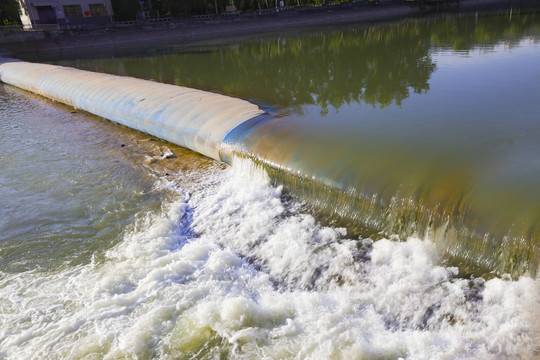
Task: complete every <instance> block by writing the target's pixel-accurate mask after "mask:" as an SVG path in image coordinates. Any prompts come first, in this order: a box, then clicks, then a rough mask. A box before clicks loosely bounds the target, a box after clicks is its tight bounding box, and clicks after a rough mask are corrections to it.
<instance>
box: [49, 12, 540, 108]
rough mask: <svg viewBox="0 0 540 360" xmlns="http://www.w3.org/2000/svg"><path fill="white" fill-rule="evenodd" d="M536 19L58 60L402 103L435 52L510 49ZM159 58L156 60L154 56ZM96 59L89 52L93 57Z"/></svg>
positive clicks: (281, 100) (270, 96)
mask: <svg viewBox="0 0 540 360" xmlns="http://www.w3.org/2000/svg"><path fill="white" fill-rule="evenodd" d="M537 18H538V15H536V14H526V15H522V16H514V17H513V18H512V19H508V18H506V17H482V18H477V19H475V18H447V19H443V20H441V19H437V20H431V21H425V20H417V21H404V22H401V23H397V24H391V25H384V26H383V25H377V26H352V27H348V28H339V29H335V30H320V31H309V32H306V31H303V32H300V33H294V34H290V33H289V34H280V35H279V36H275V35H271V36H264V37H262V38H257V39H254V38H243V39H240V40H239V42H238V43H236V42H234V43H233V44H232V45H228V46H212V45H206V46H205V45H200V46H197V47H193V46H184V45H179V46H176V47H168V48H162V49H158V50H154V53H153V54H152V55H151V56H138V57H121V58H105V59H103V58H102V59H95V60H75V61H73V60H68V61H57V62H56V63H60V64H65V65H75V66H77V67H79V68H86V69H89V70H94V71H103V72H108V73H117V74H121V75H129V76H135V77H142V78H146V79H154V80H156V81H160V82H166V83H172V84H176V85H185V86H190V87H196V88H200V89H207V90H213V91H218V92H222V93H226V94H229V95H234V96H237V97H241V98H248V99H255V100H257V101H262V102H264V103H267V104H270V105H272V106H276V107H278V108H281V109H283V108H289V109H292V110H294V111H296V112H300V113H301V112H302V107H303V106H305V105H317V106H318V107H320V109H321V113H323V114H324V113H326V112H328V108H329V106H331V107H333V108H334V109H336V110H339V109H340V108H341V107H342V106H343V105H345V104H350V103H360V104H370V105H373V106H378V107H385V106H388V105H390V104H397V105H401V104H402V102H403V101H404V100H405V99H407V98H408V97H409V96H410V95H411V93H418V94H419V93H425V92H427V91H428V90H429V87H430V85H429V80H430V77H431V76H432V74H433V72H434V70H435V69H436V64H435V63H434V61H433V59H432V56H431V52H432V51H433V49H434V48H436V47H446V48H448V47H450V48H452V49H454V50H460V51H468V50H470V49H473V48H477V47H482V48H483V49H490V48H491V47H493V46H494V45H496V44H498V43H501V42H506V43H508V45H509V46H512V44H513V43H514V42H515V41H516V39H521V38H523V37H524V36H527V35H528V34H535V32H534V29H537V27H538V21H537ZM156 54H160V55H156ZM94 55H95V54H94Z"/></svg>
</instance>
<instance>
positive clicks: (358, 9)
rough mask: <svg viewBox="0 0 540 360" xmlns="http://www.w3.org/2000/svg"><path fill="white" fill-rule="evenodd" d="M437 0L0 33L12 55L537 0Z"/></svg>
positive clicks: (516, 5)
mask: <svg viewBox="0 0 540 360" xmlns="http://www.w3.org/2000/svg"><path fill="white" fill-rule="evenodd" d="M440 4H443V5H436V4H434V3H427V2H426V3H425V4H424V5H423V6H422V7H420V6H418V5H414V4H412V3H408V2H402V1H400V2H394V1H381V2H376V3H362V4H354V5H353V4H342V5H339V6H324V7H318V8H309V9H308V8H304V9H295V10H288V11H281V12H274V13H271V14H265V15H256V14H241V15H238V16H229V17H214V18H212V19H206V20H201V19H193V18H183V19H176V20H174V21H171V22H169V23H164V24H151V25H149V24H145V25H135V26H128V27H108V28H103V29H94V30H69V31H67V30H66V31H33V32H3V33H0V53H2V54H3V55H10V56H15V55H17V54H25V53H35V52H39V53H46V52H53V51H62V50H69V49H85V48H87V49H90V48H93V49H95V48H100V49H103V48H104V47H107V48H110V47H114V48H116V47H122V48H133V47H137V48H144V47H147V46H150V45H152V46H156V45H165V44H182V43H188V42H193V41H198V40H211V39H216V38H223V37H227V36H238V35H251V34H260V33H268V32H274V31H283V30H289V29H301V28H311V27H321V26H332V25H342V24H352V23H373V22H381V21H393V20H398V19H404V18H411V17H423V16H432V15H436V16H440V15H444V14H448V13H452V14H456V13H464V14H466V13H475V12H479V11H482V12H484V11H495V12H496V11H507V10H510V9H516V10H518V11H521V10H529V9H534V8H537V7H538V1H534V0H461V1H460V2H441V3H440Z"/></svg>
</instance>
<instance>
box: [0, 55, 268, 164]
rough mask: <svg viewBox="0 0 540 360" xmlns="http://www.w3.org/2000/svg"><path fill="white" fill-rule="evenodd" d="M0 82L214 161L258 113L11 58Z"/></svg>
mask: <svg viewBox="0 0 540 360" xmlns="http://www.w3.org/2000/svg"><path fill="white" fill-rule="evenodd" d="M0 80H1V81H2V82H4V83H6V84H10V85H14V86H16V87H19V88H21V89H24V90H27V91H31V92H33V93H36V94H39V95H42V96H45V97H47V98H49V99H52V100H55V101H58V102H61V103H64V104H66V105H69V106H73V107H74V108H77V109H80V110H84V111H87V112H90V113H92V114H95V115H98V116H101V117H103V118H105V119H108V120H112V121H114V122H117V123H119V124H122V125H125V126H127V127H130V128H133V129H136V130H139V131H142V132H145V133H147V134H150V135H154V136H156V137H158V138H160V139H163V140H167V141H169V142H172V143H174V144H177V145H180V146H182V147H185V148H188V149H191V150H193V151H196V152H198V153H201V154H203V155H206V156H208V157H211V158H213V159H216V160H220V155H219V153H220V146H221V144H222V142H223V139H224V138H225V136H226V135H227V134H228V133H229V132H230V131H231V130H233V129H234V128H235V127H237V126H239V125H241V124H243V123H245V122H246V121H248V120H250V119H253V118H255V117H257V116H258V115H261V114H262V113H263V111H262V110H261V109H259V107H258V106H256V105H254V104H251V103H249V102H247V101H244V100H240V99H235V98H232V97H228V96H224V95H219V94H214V93H210V92H206V91H201V90H196V89H190V88H186V87H181V86H174V85H168V84H162V83H158V82H154V81H148V80H141V79H135V78H131V77H126V76H115V75H108V74H101V73H95V72H90V71H84V70H77V69H73V68H67V67H62V66H56V65H47V64H37V63H29V62H24V61H18V60H14V59H3V60H0Z"/></svg>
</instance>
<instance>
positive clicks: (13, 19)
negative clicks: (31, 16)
mask: <svg viewBox="0 0 540 360" xmlns="http://www.w3.org/2000/svg"><path fill="white" fill-rule="evenodd" d="M20 23H21V18H20V16H19V4H18V2H17V0H2V1H1V2H0V25H17V24H20Z"/></svg>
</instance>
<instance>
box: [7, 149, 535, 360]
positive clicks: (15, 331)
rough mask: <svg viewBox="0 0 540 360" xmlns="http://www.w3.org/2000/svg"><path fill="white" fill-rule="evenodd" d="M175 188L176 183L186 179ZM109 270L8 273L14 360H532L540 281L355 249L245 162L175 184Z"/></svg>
mask: <svg viewBox="0 0 540 360" xmlns="http://www.w3.org/2000/svg"><path fill="white" fill-rule="evenodd" d="M176 177H177V178H180V177H182V173H178V174H176ZM164 189H168V190H166V191H168V195H166V196H164V200H163V204H162V206H161V209H160V210H156V211H153V210H148V211H146V210H142V211H141V212H140V213H139V214H138V215H137V216H136V220H135V221H134V223H133V224H132V225H131V226H130V227H129V228H128V229H126V230H125V232H124V235H123V240H122V241H120V242H119V243H118V244H117V245H116V246H114V247H112V248H110V249H109V250H107V252H106V254H105V256H104V257H103V259H97V258H96V259H93V260H92V261H91V262H90V263H88V264H82V265H77V266H74V267H73V266H71V267H70V266H64V267H60V268H58V269H55V270H51V271H43V270H39V269H36V270H31V271H26V272H21V273H5V272H4V273H0V357H2V358H7V359H45V358H66V359H101V358H105V359H120V358H122V359H123V358H158V359H173V358H174V359H178V358H180V359H182V358H184V359H188V358H197V359H214V358H223V357H227V358H235V359H294V358H296V359H396V358H405V359H507V358H512V359H516V358H521V359H532V358H534V357H535V356H538V354H539V353H538V351H539V349H538V344H539V342H538V338H537V335H538V332H537V329H536V328H535V326H536V325H538V324H537V323H535V318H536V319H537V318H538V306H537V305H538V300H539V299H538V294H539V293H540V292H539V290H540V289H539V288H538V280H533V279H531V278H528V277H522V278H521V279H519V280H510V279H504V278H502V279H501V278H494V279H490V280H484V279H482V278H462V277H460V276H459V270H458V269H457V268H452V267H447V266H445V265H444V263H443V261H442V260H441V258H439V256H438V253H437V249H436V247H435V246H434V244H432V243H431V242H430V241H429V239H425V240H421V239H417V238H409V239H408V240H406V241H402V242H400V241H397V240H395V239H392V238H389V239H383V240H380V241H376V242H373V241H371V240H370V239H351V238H348V237H347V233H346V230H345V229H342V228H332V227H326V226H323V225H321V224H320V223H318V222H317V221H316V220H315V219H314V218H313V217H312V216H311V215H308V214H306V213H304V212H303V210H302V205H301V204H298V203H297V202H295V201H294V200H291V199H289V198H288V197H287V196H284V195H283V194H282V191H281V188H280V187H272V186H271V185H270V184H269V180H268V178H267V176H266V174H264V173H263V172H262V171H261V170H260V169H257V168H256V167H254V166H253V165H251V163H249V162H248V161H247V160H237V159H233V166H232V167H231V168H227V169H220V168H217V167H216V169H214V170H213V171H212V172H209V173H208V174H206V177H205V178H204V179H203V180H201V182H200V183H199V184H198V185H197V187H196V188H194V189H190V193H188V192H187V191H186V190H184V189H182V188H181V187H180V185H179V183H178V182H176V181H173V180H163V179H158V180H156V186H155V191H163V190H164Z"/></svg>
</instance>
